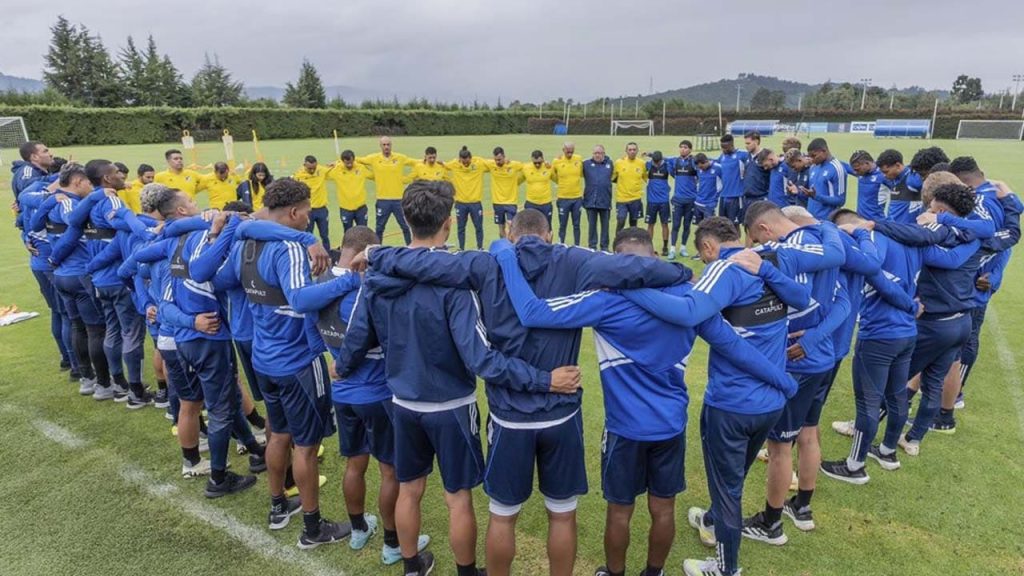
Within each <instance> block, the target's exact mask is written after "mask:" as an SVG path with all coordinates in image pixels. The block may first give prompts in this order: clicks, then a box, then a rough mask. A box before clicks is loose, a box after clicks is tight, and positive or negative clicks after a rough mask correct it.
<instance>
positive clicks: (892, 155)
mask: <svg viewBox="0 0 1024 576" xmlns="http://www.w3.org/2000/svg"><path fill="white" fill-rule="evenodd" d="M877 164H878V167H879V168H888V167H889V166H895V165H897V164H903V154H902V153H901V152H900V151H899V150H893V149H892V148H890V149H888V150H883V151H882V153H881V154H879V155H878V162H877Z"/></svg>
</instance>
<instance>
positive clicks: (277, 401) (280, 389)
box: [256, 356, 334, 446]
mask: <svg viewBox="0 0 1024 576" xmlns="http://www.w3.org/2000/svg"><path fill="white" fill-rule="evenodd" d="M256 378H257V380H258V381H259V383H260V390H261V391H262V392H263V402H264V404H265V405H266V407H267V417H268V418H269V420H270V429H271V430H274V431H278V430H280V431H282V432H287V433H288V434H291V435H292V441H293V442H295V445H296V446H316V445H317V444H319V443H320V441H321V440H323V439H324V438H326V437H328V436H330V435H331V434H334V419H333V418H331V407H332V403H331V394H330V390H328V389H327V386H328V385H329V382H328V378H327V363H326V362H324V359H323V356H317V357H316V359H315V360H313V362H312V363H311V364H310V365H309V366H306V367H305V368H303V369H302V370H300V371H299V373H298V374H294V375H291V376H268V375H266V374H260V373H259V372H257V373H256Z"/></svg>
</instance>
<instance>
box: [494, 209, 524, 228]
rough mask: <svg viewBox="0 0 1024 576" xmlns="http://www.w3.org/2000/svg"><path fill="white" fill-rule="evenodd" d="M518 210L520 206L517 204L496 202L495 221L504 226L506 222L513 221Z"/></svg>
mask: <svg viewBox="0 0 1024 576" xmlns="http://www.w3.org/2000/svg"><path fill="white" fill-rule="evenodd" d="M518 211H519V208H518V207H517V206H516V205H515V204H495V205H494V223H495V224H497V225H498V226H503V225H504V224H505V223H506V222H509V223H511V222H512V219H513V218H515V217H516V212H518Z"/></svg>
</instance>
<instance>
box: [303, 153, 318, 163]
mask: <svg viewBox="0 0 1024 576" xmlns="http://www.w3.org/2000/svg"><path fill="white" fill-rule="evenodd" d="M302 161H303V162H305V163H306V164H316V156H313V155H312V154H310V155H308V156H306V157H305V158H303V159H302Z"/></svg>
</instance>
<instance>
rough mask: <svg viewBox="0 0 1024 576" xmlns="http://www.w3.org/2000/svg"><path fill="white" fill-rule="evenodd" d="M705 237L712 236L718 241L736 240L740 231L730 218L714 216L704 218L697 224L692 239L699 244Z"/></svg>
mask: <svg viewBox="0 0 1024 576" xmlns="http://www.w3.org/2000/svg"><path fill="white" fill-rule="evenodd" d="M707 237H711V238H714V239H715V240H718V241H719V242H736V241H738V240H739V239H740V231H739V230H737V229H736V226H734V225H733V223H732V220H729V219H728V218H723V217H721V216H714V217H712V218H705V219H704V220H702V221H701V223H700V224H698V225H697V232H696V234H695V235H694V237H693V241H694V242H695V243H696V244H697V246H700V243H701V242H703V241H704V239H705V238H707Z"/></svg>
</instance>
